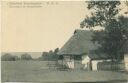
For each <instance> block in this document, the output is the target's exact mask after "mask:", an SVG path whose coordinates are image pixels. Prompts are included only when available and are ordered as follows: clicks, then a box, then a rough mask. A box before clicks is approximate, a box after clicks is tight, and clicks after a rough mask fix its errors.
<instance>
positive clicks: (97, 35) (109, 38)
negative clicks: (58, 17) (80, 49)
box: [80, 1, 128, 60]
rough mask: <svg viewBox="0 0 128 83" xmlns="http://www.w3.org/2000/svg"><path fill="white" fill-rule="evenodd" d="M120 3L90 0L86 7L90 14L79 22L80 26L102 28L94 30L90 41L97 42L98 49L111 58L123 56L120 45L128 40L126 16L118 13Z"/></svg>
mask: <svg viewBox="0 0 128 83" xmlns="http://www.w3.org/2000/svg"><path fill="white" fill-rule="evenodd" d="M120 4H121V3H120V1H90V2H88V7H87V8H88V10H90V11H91V16H90V17H89V16H87V17H86V18H85V19H84V20H83V21H82V22H81V24H80V26H81V28H84V27H86V28H92V29H93V28H94V27H96V26H100V27H103V28H104V29H103V30H99V31H94V35H93V36H92V41H93V42H94V43H98V44H99V47H98V50H100V51H101V52H104V53H106V54H108V55H109V56H110V57H111V59H112V60H119V59H121V58H123V55H124V49H123V47H122V46H123V44H124V43H125V42H126V41H127V40H128V18H127V17H124V16H120V15H119V11H120V8H119V5H120ZM92 10H93V11H92Z"/></svg>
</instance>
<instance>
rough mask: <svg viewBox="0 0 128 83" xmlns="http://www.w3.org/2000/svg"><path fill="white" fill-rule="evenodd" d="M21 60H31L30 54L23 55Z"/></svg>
mask: <svg viewBox="0 0 128 83" xmlns="http://www.w3.org/2000/svg"><path fill="white" fill-rule="evenodd" d="M21 60H32V57H31V55H30V54H28V53H25V54H22V55H21Z"/></svg>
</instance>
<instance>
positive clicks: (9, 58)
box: [1, 53, 20, 61]
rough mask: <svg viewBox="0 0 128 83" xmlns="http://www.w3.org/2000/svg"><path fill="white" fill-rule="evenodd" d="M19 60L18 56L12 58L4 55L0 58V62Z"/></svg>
mask: <svg viewBox="0 0 128 83" xmlns="http://www.w3.org/2000/svg"><path fill="white" fill-rule="evenodd" d="M19 59H20V58H19V57H18V56H14V55H12V54H10V53H6V54H4V55H2V56H1V60H2V61H17V60H19Z"/></svg>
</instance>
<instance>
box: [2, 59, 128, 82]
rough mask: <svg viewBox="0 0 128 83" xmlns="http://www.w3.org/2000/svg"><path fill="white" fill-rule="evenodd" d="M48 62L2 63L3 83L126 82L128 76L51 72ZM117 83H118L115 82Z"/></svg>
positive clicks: (94, 72) (116, 73) (103, 72)
mask: <svg viewBox="0 0 128 83" xmlns="http://www.w3.org/2000/svg"><path fill="white" fill-rule="evenodd" d="M46 64H47V61H2V62H1V68H2V72H1V74H2V81H3V82H106V81H114V80H115V81H126V80H128V74H126V73H121V72H111V71H85V70H73V71H57V70H49V69H48V67H47V65H46ZM109 83H110V82H109ZM115 83H117V82H115Z"/></svg>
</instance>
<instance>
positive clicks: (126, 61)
mask: <svg viewBox="0 0 128 83" xmlns="http://www.w3.org/2000/svg"><path fill="white" fill-rule="evenodd" d="M124 62H125V69H126V70H127V71H128V54H125V55H124Z"/></svg>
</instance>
